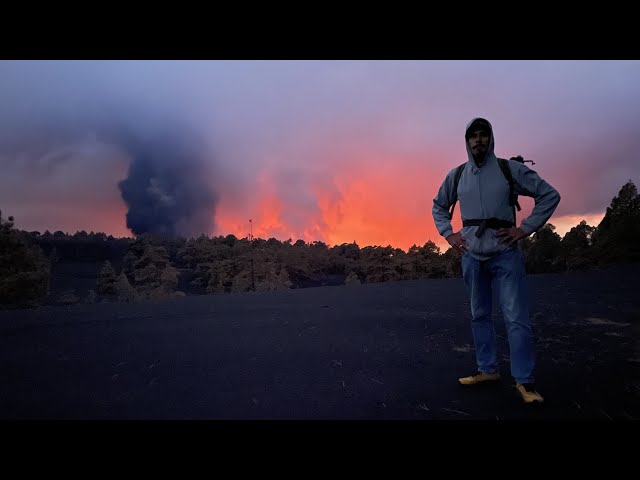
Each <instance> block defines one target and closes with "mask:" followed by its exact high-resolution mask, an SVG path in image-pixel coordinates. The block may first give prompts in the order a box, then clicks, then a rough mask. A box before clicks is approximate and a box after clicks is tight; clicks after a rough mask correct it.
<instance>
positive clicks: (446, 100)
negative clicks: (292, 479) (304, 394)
mask: <svg viewBox="0 0 640 480" xmlns="http://www.w3.org/2000/svg"><path fill="white" fill-rule="evenodd" d="M476 116H482V117H485V118H487V119H489V120H490V121H491V122H492V124H493V126H494V135H495V144H496V154H497V155H498V156H502V157H507V158H508V157H510V156H515V155H518V154H520V155H523V156H524V157H525V158H528V159H533V160H534V161H535V162H536V164H535V165H534V166H533V167H532V168H533V169H534V170H536V171H537V172H538V173H539V174H540V175H541V176H542V177H543V178H545V179H546V180H547V181H548V182H549V183H550V184H551V185H553V186H554V187H555V188H556V189H557V190H558V191H559V192H560V194H561V195H562V201H561V202H560V205H559V207H558V209H557V210H556V212H555V214H554V215H553V217H552V218H551V220H550V223H552V224H553V225H555V226H556V227H557V232H558V233H559V234H560V235H564V233H566V232H567V231H568V230H569V229H570V228H571V227H573V226H575V225H576V224H577V223H579V222H580V221H581V220H583V219H585V220H587V222H588V223H589V224H590V225H597V224H598V223H599V221H600V220H601V218H602V216H603V215H604V211H605V210H606V207H607V206H608V205H609V203H610V201H611V199H612V197H613V196H614V195H616V194H617V193H618V191H619V190H620V187H621V186H622V185H623V184H624V183H625V182H627V181H628V180H629V179H631V180H633V181H634V183H635V184H636V185H638V184H639V179H640V178H639V173H638V172H640V168H638V167H639V166H640V158H638V154H637V152H635V150H636V145H635V143H636V142H637V139H638V138H640V135H639V134H638V132H640V62H638V61H558V60H555V61H381V60H378V61H375V60H374V61H346V60H342V61H317V60H310V61H298V60H290V61H1V62H0V165H1V166H2V170H1V173H0V209H1V210H2V213H3V216H7V215H13V216H15V218H16V225H17V227H18V228H21V229H25V230H38V231H40V232H44V231H45V230H47V229H48V230H50V231H51V232H53V231H56V230H62V231H66V232H69V233H75V232H76V231H78V230H86V231H87V232H88V231H92V230H93V231H95V232H97V231H103V232H105V233H107V234H111V235H114V236H130V235H131V231H130V230H129V229H128V228H127V220H126V213H127V208H128V207H127V204H126V203H125V201H124V200H123V197H122V195H121V191H120V190H119V188H118V184H119V182H120V181H122V180H124V179H125V178H126V177H127V175H128V171H129V165H130V164H131V162H132V159H133V158H135V157H136V155H138V154H139V152H141V151H144V155H146V157H149V159H148V161H149V162H151V164H153V162H155V161H156V160H155V159H154V158H155V157H154V155H156V154H158V155H160V156H162V157H163V158H164V160H162V161H161V162H164V163H162V165H165V164H171V165H172V166H173V169H172V170H171V171H170V172H169V173H165V178H169V177H181V176H182V173H183V171H184V173H185V175H187V177H188V180H185V182H186V183H184V184H182V185H183V187H181V188H186V189H187V190H189V188H190V186H191V185H197V189H198V191H199V192H200V191H201V190H202V191H204V190H206V191H207V194H206V195H205V196H204V197H203V196H202V195H201V194H200V193H198V195H197V196H196V197H193V198H192V197H189V202H192V203H193V202H200V200H202V202H201V203H199V205H201V206H202V205H206V207H202V208H206V212H205V215H206V217H207V219H206V220H205V221H204V222H203V221H199V222H198V223H197V225H199V226H201V225H208V227H207V229H208V231H207V232H206V233H208V234H209V235H220V234H222V235H226V234H229V233H232V234H234V235H236V236H238V237H244V236H246V235H247V234H248V232H249V219H250V218H251V219H252V220H253V222H252V223H253V234H254V236H255V237H262V238H269V237H275V238H278V239H280V240H287V239H288V238H291V239H292V240H293V241H296V240H297V239H300V238H301V239H303V240H305V241H314V240H320V241H323V242H325V243H328V244H330V245H335V244H341V243H344V242H352V241H354V240H355V241H356V242H357V243H358V244H359V245H360V246H366V245H388V244H390V245H392V246H394V247H400V248H402V249H404V250H406V249H408V248H409V247H410V246H411V245H413V244H417V245H423V244H424V243H425V242H426V241H427V240H433V241H435V242H436V244H438V245H439V246H441V247H444V246H445V245H446V242H444V240H443V239H442V238H441V237H440V236H439V235H438V233H437V231H436V229H435V225H434V223H433V219H432V216H431V206H432V201H433V197H434V196H435V194H436V192H437V190H438V188H439V186H440V184H441V182H442V180H443V178H444V176H445V175H446V173H447V172H448V171H449V170H450V169H452V168H454V167H455V166H457V165H459V164H460V163H462V162H464V161H466V152H465V145H464V128H465V125H466V123H467V122H468V121H469V120H470V119H471V118H473V117H476ZM123 129H125V130H126V131H127V132H133V133H132V134H131V135H133V137H135V139H136V142H134V143H135V145H142V144H144V145H145V147H144V149H139V150H133V149H132V148H130V146H131V145H132V144H133V143H131V142H130V141H129V140H127V142H121V141H120V140H121V139H122V138H125V137H124V136H123V135H122V134H121V133H120V132H121V130H123ZM114 132H117V133H114ZM174 136H175V138H174ZM126 138H127V139H130V138H131V137H126ZM192 138H193V139H197V140H194V141H193V142H192V141H191V140H190V139H192ZM158 139H162V141H159V140H158ZM185 139H189V140H187V141H185ZM174 140H175V142H174ZM178 141H179V142H182V143H180V145H181V146H180V147H174V145H176V144H177V143H176V142H178ZM185 144H188V145H189V146H190V148H191V149H192V150H193V152H194V155H195V157H197V158H198V160H197V161H193V162H191V161H190V160H188V159H187V160H184V163H183V159H182V157H180V155H182V152H184V151H185V148H186V147H184V145H185ZM149 145H153V146H152V147H148V146H149ZM167 145H168V147H167ZM187 150H188V149H187ZM173 152H176V153H175V155H174V153H173ZM172 155H174V156H175V157H176V158H173V157H172ZM146 157H145V158H146ZM178 157H180V158H178ZM158 161H159V160H158ZM176 166H178V167H176ZM183 167H184V170H182V168H183ZM187 177H185V178H187ZM178 183H179V182H178ZM134 187H135V185H134ZM152 187H153V188H156V187H155V186H153V185H152ZM132 188H133V187H132ZM145 188H147V187H145ZM149 188H151V187H149ZM157 188H158V189H161V188H163V187H161V186H157ZM165 193H166V192H165ZM160 197H161V195H160V193H158V198H160ZM162 198H164V199H165V200H166V201H167V202H169V203H171V202H172V201H173V200H172V199H171V198H165V197H162ZM520 203H521V205H522V206H523V211H522V212H520V213H519V214H518V223H519V221H520V220H521V219H522V218H524V217H525V216H526V215H527V214H528V213H529V212H530V211H531V209H532V208H533V200H532V199H521V201H520ZM190 204H191V203H190ZM458 212H459V210H458ZM456 217H458V213H456ZM176 225H177V226H178V227H177V228H178V229H180V225H182V224H181V223H180V222H178V223H176ZM459 225H460V222H459V217H458V219H457V220H456V221H455V222H454V227H455V226H459ZM191 228H197V227H191Z"/></svg>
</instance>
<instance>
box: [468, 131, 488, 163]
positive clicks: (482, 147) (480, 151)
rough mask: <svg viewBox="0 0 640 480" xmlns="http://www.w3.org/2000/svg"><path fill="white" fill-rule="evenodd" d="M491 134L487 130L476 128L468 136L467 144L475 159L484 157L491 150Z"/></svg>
mask: <svg viewBox="0 0 640 480" xmlns="http://www.w3.org/2000/svg"><path fill="white" fill-rule="evenodd" d="M489 140H490V134H489V130H487V129H485V128H474V129H473V130H471V131H470V132H469V133H468V135H467V142H468V143H469V148H470V149H471V153H472V154H473V156H474V157H483V156H484V155H485V154H486V153H487V150H488V149H489Z"/></svg>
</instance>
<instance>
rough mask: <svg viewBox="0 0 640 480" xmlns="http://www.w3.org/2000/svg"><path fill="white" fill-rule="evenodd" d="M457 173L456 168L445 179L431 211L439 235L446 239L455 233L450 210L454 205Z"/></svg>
mask: <svg viewBox="0 0 640 480" xmlns="http://www.w3.org/2000/svg"><path fill="white" fill-rule="evenodd" d="M455 171H456V169H455V168H454V169H453V170H451V171H450V172H449V173H448V174H447V176H446V177H445V179H444V182H442V185H441V186H440V189H439V190H438V194H437V195H436V198H434V199H433V208H432V209H431V213H432V214H433V220H434V222H435V224H436V228H437V229H438V233H440V235H442V236H443V237H444V238H447V237H448V236H449V235H451V234H452V233H453V228H452V227H451V215H450V214H449V209H450V208H451V205H452V204H453V183H454V177H455Z"/></svg>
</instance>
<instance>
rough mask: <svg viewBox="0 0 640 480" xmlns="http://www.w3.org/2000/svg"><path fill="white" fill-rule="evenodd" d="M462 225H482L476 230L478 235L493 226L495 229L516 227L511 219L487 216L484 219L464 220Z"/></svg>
mask: <svg viewBox="0 0 640 480" xmlns="http://www.w3.org/2000/svg"><path fill="white" fill-rule="evenodd" d="M462 226H463V227H480V228H478V230H477V231H476V237H480V236H481V235H482V234H483V233H484V231H485V230H486V229H487V228H493V229H494V230H495V229H496V228H509V227H514V226H515V224H514V223H513V222H510V221H509V220H500V219H499V218H485V219H482V220H481V219H478V218H474V219H471V220H463V221H462Z"/></svg>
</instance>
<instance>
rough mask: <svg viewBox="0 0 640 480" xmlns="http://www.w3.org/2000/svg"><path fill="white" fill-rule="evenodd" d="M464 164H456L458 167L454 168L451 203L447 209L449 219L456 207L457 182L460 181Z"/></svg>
mask: <svg viewBox="0 0 640 480" xmlns="http://www.w3.org/2000/svg"><path fill="white" fill-rule="evenodd" d="M466 165H467V164H466V163H463V164H462V165H458V167H457V168H456V173H455V175H454V177H453V203H452V204H451V210H449V219H450V220H451V219H452V218H453V211H454V210H455V208H456V202H457V201H458V184H459V183H460V177H461V176H462V171H463V170H464V167H465V166H466Z"/></svg>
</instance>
